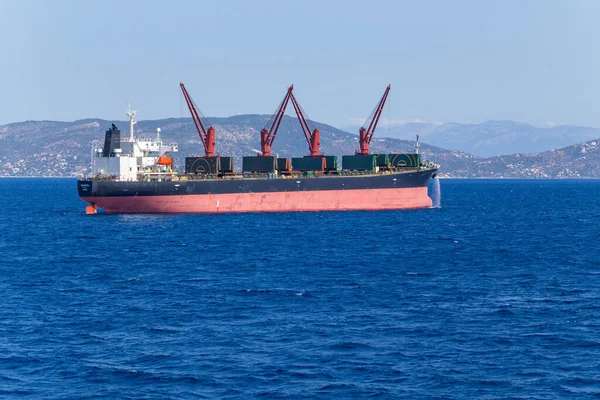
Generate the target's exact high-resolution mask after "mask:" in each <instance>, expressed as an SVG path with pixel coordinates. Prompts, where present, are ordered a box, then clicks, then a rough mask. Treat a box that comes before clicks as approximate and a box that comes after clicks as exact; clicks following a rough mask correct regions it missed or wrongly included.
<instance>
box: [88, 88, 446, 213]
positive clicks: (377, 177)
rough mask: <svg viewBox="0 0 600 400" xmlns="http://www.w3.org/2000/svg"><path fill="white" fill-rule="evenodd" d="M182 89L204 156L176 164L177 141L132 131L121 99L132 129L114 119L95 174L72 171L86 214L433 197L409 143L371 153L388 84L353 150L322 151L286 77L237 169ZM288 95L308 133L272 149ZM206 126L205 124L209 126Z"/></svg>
mask: <svg viewBox="0 0 600 400" xmlns="http://www.w3.org/2000/svg"><path fill="white" fill-rule="evenodd" d="M180 86H181V89H182V92H183V95H184V98H185V100H186V103H187V105H188V108H189V110H190V112H191V115H192V119H193V120H194V124H195V126H196V128H197V130H198V133H199V135H200V138H201V140H202V144H203V146H204V150H205V155H204V156H203V157H186V159H185V172H184V173H178V172H176V171H175V167H174V161H173V155H172V153H176V152H177V151H178V147H177V145H176V144H174V143H170V144H166V143H165V142H163V140H162V139H161V137H160V129H157V132H156V136H155V137H152V138H141V137H135V135H134V125H135V124H136V120H135V118H136V112H135V111H132V110H131V108H130V107H129V106H128V108H127V115H128V117H129V138H128V139H127V138H125V139H124V138H122V137H121V132H120V130H119V128H118V127H117V126H115V125H114V124H113V125H112V126H111V127H110V129H108V130H107V131H106V133H105V137H104V145H103V147H102V148H96V149H93V156H92V174H91V175H90V176H89V177H84V178H82V179H79V180H78V182H77V190H78V194H79V196H80V197H81V199H82V200H83V201H85V202H87V203H89V205H88V206H87V207H86V213H88V214H95V213H96V212H97V211H98V210H99V209H102V210H104V211H105V212H106V213H223V212H227V213H229V212H288V211H327V210H393V209H416V208H427V207H431V206H432V200H431V199H430V198H429V196H428V182H429V181H430V180H431V179H432V178H435V177H436V174H437V170H438V168H439V166H438V165H436V164H431V163H424V162H422V160H421V156H420V154H419V147H418V146H419V142H418V137H417V142H416V146H417V147H416V149H415V152H414V153H410V154H370V153H369V143H370V141H371V138H372V136H373V134H374V132H375V128H376V126H377V122H378V120H379V117H380V115H381V111H382V110H383V106H384V104H385V100H386V98H387V95H388V93H389V90H390V86H388V87H387V89H386V91H385V92H384V95H383V97H382V98H381V100H380V101H379V103H378V105H377V107H376V108H375V110H374V112H373V114H372V115H371V116H370V117H369V119H368V120H367V122H369V124H368V127H367V124H366V123H365V126H364V127H363V128H361V129H360V131H359V145H360V150H359V151H357V152H356V154H354V155H347V156H342V162H341V166H340V165H339V163H338V157H337V156H330V155H324V154H322V153H320V149H319V145H320V132H319V130H318V129H315V130H311V129H310V126H309V124H308V121H307V119H306V117H305V113H304V111H303V109H302V108H301V107H300V106H299V104H298V101H297V99H296V98H295V96H294V94H293V86H291V87H289V88H288V91H287V93H286V96H285V97H284V99H283V101H282V102H281V104H280V105H279V107H278V109H277V111H276V112H275V114H274V115H273V117H272V118H271V120H270V121H269V122H268V123H267V126H265V128H264V129H262V130H261V132H260V142H261V153H260V154H257V155H256V156H248V157H243V160H242V161H243V162H242V164H243V165H242V168H241V171H236V169H235V168H234V165H233V157H224V156H220V155H216V156H215V151H214V149H215V129H214V127H212V126H209V124H207V123H206V122H205V118H203V117H201V113H200V112H199V110H198V109H197V107H196V105H195V103H194V102H193V100H192V99H191V97H190V96H189V93H188V92H187V90H186V89H185V86H184V85H183V83H181V84H180ZM289 102H291V103H292V105H293V107H294V111H295V112H296V115H297V117H298V120H299V122H300V125H301V127H302V130H303V132H304V135H305V137H306V140H307V143H308V146H309V151H310V155H306V156H303V157H295V158H279V157H277V156H273V155H271V145H272V143H273V141H274V139H275V137H276V134H277V130H278V128H279V125H280V124H281V119H282V118H283V114H284V113H285V110H286V106H287V105H288V103H289ZM207 126H208V127H207Z"/></svg>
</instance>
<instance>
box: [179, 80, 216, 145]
mask: <svg viewBox="0 0 600 400" xmlns="http://www.w3.org/2000/svg"><path fill="white" fill-rule="evenodd" d="M179 86H181V91H182V92H183V97H184V98H185V102H186V103H187V106H188V108H189V109H190V114H192V119H193V120H194V125H196V130H197V131H198V135H199V136H200V140H201V141H202V145H203V146H204V153H205V155H206V157H212V156H214V154H215V128H213V127H212V126H209V127H208V129H206V127H205V126H204V124H203V123H202V118H200V114H199V113H198V109H197V108H196V104H195V103H194V100H192V97H191V96H190V95H189V93H188V91H187V90H186V88H185V86H184V84H183V82H180V83H179Z"/></svg>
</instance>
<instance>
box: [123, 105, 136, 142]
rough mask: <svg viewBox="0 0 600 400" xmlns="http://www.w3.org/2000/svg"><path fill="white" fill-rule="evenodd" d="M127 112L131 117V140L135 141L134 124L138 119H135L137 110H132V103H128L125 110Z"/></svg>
mask: <svg viewBox="0 0 600 400" xmlns="http://www.w3.org/2000/svg"><path fill="white" fill-rule="evenodd" d="M125 114H126V115H127V116H128V117H129V141H130V142H133V141H134V138H133V126H134V125H135V124H137V121H136V120H135V117H136V115H137V111H133V110H131V104H129V103H127V109H126V110H125Z"/></svg>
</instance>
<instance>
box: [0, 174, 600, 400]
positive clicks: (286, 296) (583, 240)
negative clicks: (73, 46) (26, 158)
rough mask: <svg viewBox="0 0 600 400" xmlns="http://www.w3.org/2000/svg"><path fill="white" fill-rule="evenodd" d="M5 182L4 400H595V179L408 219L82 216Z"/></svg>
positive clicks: (44, 182) (467, 193)
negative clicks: (35, 399) (251, 399)
mask: <svg viewBox="0 0 600 400" xmlns="http://www.w3.org/2000/svg"><path fill="white" fill-rule="evenodd" d="M84 207H85V203H83V202H82V201H81V200H80V199H79V198H78V197H77V192H76V182H75V180H72V179H2V180H0V230H1V234H0V235H1V236H0V254H1V258H0V293H1V305H0V397H1V398H10V397H15V398H64V399H72V398H105V397H109V398H131V399H137V398H144V399H164V398H171V399H191V398H217V399H228V398H254V397H258V398H287V399H299V398H316V399H327V398H335V399H350V398H365V397H380V398H432V399H436V398H444V399H446V398H449V399H451V398H467V399H471V398H485V399H505V398H522V399H529V398H535V399H564V398H573V399H581V398H597V397H598V396H600V250H599V249H600V245H599V241H600V224H599V221H600V181H597V180H442V181H441V207H440V208H432V209H425V210H412V211H381V212H373V211H370V212H317V213H312V212H306V213H277V214H232V215H226V214H221V215H107V214H98V215H85V214H84V213H83V211H84Z"/></svg>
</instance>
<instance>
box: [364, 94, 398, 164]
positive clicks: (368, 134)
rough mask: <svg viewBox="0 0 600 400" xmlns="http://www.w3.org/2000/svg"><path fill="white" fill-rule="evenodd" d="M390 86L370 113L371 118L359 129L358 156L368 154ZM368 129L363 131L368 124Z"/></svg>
mask: <svg viewBox="0 0 600 400" xmlns="http://www.w3.org/2000/svg"><path fill="white" fill-rule="evenodd" d="M391 87H392V85H388V87H387V88H386V89H385V92H384V93H383V96H382V97H381V100H379V103H377V106H376V107H375V109H374V110H373V112H372V113H371V116H370V117H369V118H368V119H367V120H366V121H365V124H364V125H363V126H362V128H360V130H359V132H358V143H359V145H360V152H359V154H360V155H363V156H366V155H368V154H369V144H370V143H371V139H372V138H373V134H374V133H375V129H376V128H377V123H378V122H379V118H380V117H381V112H382V111H383V106H385V101H386V100H387V97H388V93H389V92H390V88H391ZM369 120H370V121H371V122H370V123H369V127H368V128H367V129H365V125H366V124H367V122H369Z"/></svg>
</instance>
